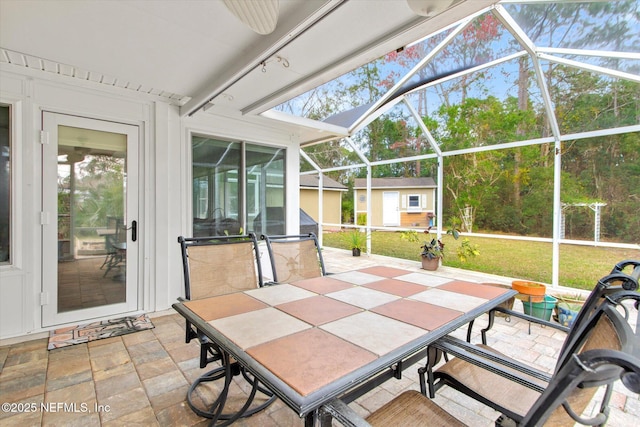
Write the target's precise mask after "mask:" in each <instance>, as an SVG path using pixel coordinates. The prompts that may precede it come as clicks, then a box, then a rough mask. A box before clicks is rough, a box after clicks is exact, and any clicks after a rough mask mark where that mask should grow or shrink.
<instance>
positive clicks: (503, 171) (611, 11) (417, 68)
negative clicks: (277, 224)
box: [264, 1, 640, 284]
mask: <svg viewBox="0 0 640 427" xmlns="http://www.w3.org/2000/svg"><path fill="white" fill-rule="evenodd" d="M639 14H640V5H639V2H637V1H613V2H597V1H587V2H552V1H502V2H500V3H499V4H496V5H494V6H491V7H489V8H487V9H485V10H482V11H480V12H478V13H475V14H473V15H471V16H468V17H465V18H464V19H462V20H460V21H459V22H456V23H455V24H453V25H450V26H448V27H446V28H443V29H442V30H440V31H438V32H436V33H434V34H429V35H428V36H427V37H425V38H422V39H420V40H416V41H415V42H414V43H410V44H407V45H405V46H398V48H397V49H396V50H394V51H392V52H389V53H388V54H387V55H385V56H383V57H381V58H378V59H376V60H374V61H372V62H370V63H368V64H366V65H364V66H362V67H359V68H357V69H354V70H353V71H351V72H349V73H347V74H344V75H342V76H341V77H339V78H337V79H335V80H332V81H330V82H327V83H325V84H323V85H321V86H318V87H316V88H314V89H312V90H310V91H308V92H306V93H304V94H302V95H300V96H298V97H296V98H294V99H292V100H290V101H287V102H285V103H283V104H281V105H279V106H277V107H276V108H274V109H272V110H271V111H268V112H266V113H264V115H266V116H268V117H272V118H278V119H282V120H294V119H293V117H295V116H297V117H304V118H306V119H313V120H315V121H318V122H319V124H318V126H323V125H324V126H327V127H329V126H330V127H332V129H336V128H337V129H340V130H341V131H342V132H343V133H342V135H336V137H333V138H329V139H326V140H317V141H312V142H309V143H307V144H305V145H304V146H303V147H302V158H303V160H302V161H301V171H302V173H320V176H322V174H328V175H329V176H331V177H332V178H336V179H338V180H339V181H342V182H343V183H345V184H348V183H352V182H353V179H354V178H356V177H358V178H365V177H366V178H368V179H370V178H377V177H418V176H420V177H421V176H429V177H433V178H434V179H435V181H436V182H437V183H438V192H437V212H436V220H437V224H438V234H440V233H442V229H443V227H447V226H456V227H460V228H462V231H466V232H480V233H482V235H485V234H487V235H491V234H498V233H499V234H501V235H503V236H504V235H505V234H506V235H509V236H519V237H521V238H525V239H526V238H536V239H538V240H543V241H549V242H552V243H553V245H552V247H553V257H552V259H553V283H554V284H557V283H558V269H559V266H558V263H559V246H560V244H561V243H574V244H576V243H577V244H594V243H598V244H599V245H604V246H606V245H611V246H621V247H627V248H633V249H638V244H637V243H638V242H640V215H638V212H640V193H639V191H640V124H639V121H640V19H639ZM370 188H371V185H370V180H369V187H368V191H369V193H368V194H369V197H367V200H371V197H370V194H371V193H370ZM320 193H321V192H320ZM319 203H320V204H321V203H322V200H319ZM596 207H597V208H596ZM320 211H322V210H321V209H320ZM370 212H371V204H370V203H369V206H368V213H370ZM367 216H368V218H370V215H367ZM320 222H322V221H320ZM367 226H368V227H369V230H370V219H368V220H367Z"/></svg>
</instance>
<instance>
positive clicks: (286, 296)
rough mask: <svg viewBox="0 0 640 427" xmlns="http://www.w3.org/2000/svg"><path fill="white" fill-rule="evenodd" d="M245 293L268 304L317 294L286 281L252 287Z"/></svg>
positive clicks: (276, 303) (281, 302)
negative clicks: (279, 283) (257, 287)
mask: <svg viewBox="0 0 640 427" xmlns="http://www.w3.org/2000/svg"><path fill="white" fill-rule="evenodd" d="M245 293H246V294H247V295H251V296H252V297H254V298H255V299H258V300H260V301H262V302H265V303H267V304H269V305H278V304H284V303H285V302H291V301H297V300H299V299H303V298H309V297H313V296H315V295H317V294H315V293H313V292H311V291H308V290H306V289H301V288H298V287H296V286H292V285H289V284H287V283H283V284H282V285H273V286H266V287H264V288H260V289H252V290H250V291H246V292H245Z"/></svg>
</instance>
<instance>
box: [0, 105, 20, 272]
mask: <svg viewBox="0 0 640 427" xmlns="http://www.w3.org/2000/svg"><path fill="white" fill-rule="evenodd" d="M0 104H2V105H3V106H8V107H9V121H10V126H11V133H10V135H9V138H10V141H9V147H10V152H11V158H10V160H9V161H10V168H11V172H10V176H9V182H10V183H9V192H10V202H9V203H10V208H9V209H10V211H9V228H10V230H9V262H7V263H2V264H0V271H10V270H16V269H21V268H22V251H23V248H24V246H23V242H24V238H23V236H22V227H21V226H20V225H21V224H22V222H21V221H20V223H19V222H18V220H17V219H18V218H23V212H22V205H23V201H22V193H23V191H21V190H22V179H23V177H22V170H23V168H19V167H18V165H19V164H20V163H21V161H22V146H21V144H19V141H21V140H22V116H23V113H22V101H20V100H18V99H10V98H5V97H0Z"/></svg>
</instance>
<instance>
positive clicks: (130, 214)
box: [40, 111, 144, 328]
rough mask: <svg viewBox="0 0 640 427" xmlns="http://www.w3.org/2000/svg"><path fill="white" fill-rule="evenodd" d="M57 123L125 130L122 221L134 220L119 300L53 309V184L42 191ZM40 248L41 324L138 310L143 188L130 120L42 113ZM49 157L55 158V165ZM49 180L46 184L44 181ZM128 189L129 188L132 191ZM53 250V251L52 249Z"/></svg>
mask: <svg viewBox="0 0 640 427" xmlns="http://www.w3.org/2000/svg"><path fill="white" fill-rule="evenodd" d="M58 125H64V126H71V127H79V128H86V129H91V130H98V131H104V132H114V133H120V134H126V135H127V171H126V172H127V181H126V185H127V192H126V197H127V200H126V201H125V205H126V214H127V218H126V221H127V222H126V226H127V227H130V226H131V224H132V221H134V220H135V221H137V239H136V241H135V242H134V241H132V238H131V237H132V236H131V232H130V231H129V232H127V252H126V253H127V255H126V256H127V268H126V291H125V294H126V297H125V301H124V302H123V303H116V304H109V305H102V306H97V307H92V308H86V309H79V310H72V311H67V312H63V313H58V308H57V306H58V274H57V271H58V265H57V264H58V262H57V255H54V254H53V253H52V252H53V251H54V249H52V248H53V247H54V246H52V245H55V247H57V227H58V221H57V189H56V191H47V182H57V154H58V143H57V140H58V137H57V128H58ZM41 130H42V136H41V140H42V157H41V162H42V163H41V167H42V176H41V178H42V183H41V185H42V187H41V194H42V202H41V203H42V205H41V218H42V220H41V225H42V247H41V283H40V288H41V295H40V303H41V316H42V317H41V323H42V327H44V328H46V327H51V326H56V325H62V324H68V323H71V322H82V321H86V320H91V319H99V318H108V317H114V316H121V315H125V314H135V313H136V312H140V310H141V309H142V305H143V298H142V285H143V284H142V280H141V274H140V273H141V269H142V267H141V266H140V263H139V261H140V260H143V259H144V258H143V257H142V254H141V253H140V252H141V250H142V248H143V245H142V244H140V242H141V240H142V239H141V237H142V236H143V233H142V227H141V226H140V218H141V214H142V212H143V206H142V205H141V204H142V203H143V200H144V198H143V197H140V195H141V194H143V193H142V186H141V184H142V182H143V180H142V162H141V161H140V160H141V155H140V153H141V152H142V150H141V146H142V137H141V127H140V126H139V125H135V124H129V123H120V122H114V121H108V120H101V119H96V118H90V117H83V116H78V115H72V114H65V113H59V112H53V111H43V112H42V129H41ZM52 159H55V160H56V163H55V164H54V163H53V162H52ZM49 185H50V184H49ZM131 190H133V191H131ZM55 252H56V254H57V250H55Z"/></svg>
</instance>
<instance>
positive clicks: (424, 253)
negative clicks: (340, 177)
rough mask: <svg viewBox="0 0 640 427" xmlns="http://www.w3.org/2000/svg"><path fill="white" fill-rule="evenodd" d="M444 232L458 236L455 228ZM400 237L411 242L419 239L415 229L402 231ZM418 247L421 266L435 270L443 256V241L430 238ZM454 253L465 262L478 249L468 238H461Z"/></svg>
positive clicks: (454, 236) (476, 252) (456, 237)
mask: <svg viewBox="0 0 640 427" xmlns="http://www.w3.org/2000/svg"><path fill="white" fill-rule="evenodd" d="M429 230H431V227H429V228H427V229H426V230H425V231H424V233H425V234H429ZM446 234H450V235H451V236H453V238H454V239H456V240H458V238H459V237H460V231H458V230H457V229H455V228H452V229H449V230H447V231H446ZM400 238H402V239H403V240H406V241H408V242H412V243H413V242H417V241H418V240H419V238H418V232H417V231H415V230H409V231H403V232H402V234H401V236H400ZM420 249H421V251H420V258H421V260H422V268H423V269H425V270H430V271H435V270H437V268H438V267H439V265H440V259H442V258H444V243H442V241H441V240H438V239H431V240H430V241H429V240H427V241H425V242H424V243H423V244H422V246H420ZM456 253H457V255H458V258H459V259H460V261H461V262H465V261H466V260H467V259H468V258H470V257H474V256H476V255H479V254H480V251H479V250H478V246H477V245H473V244H471V242H469V239H463V241H462V244H461V245H460V246H459V247H458V248H457V250H456Z"/></svg>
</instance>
